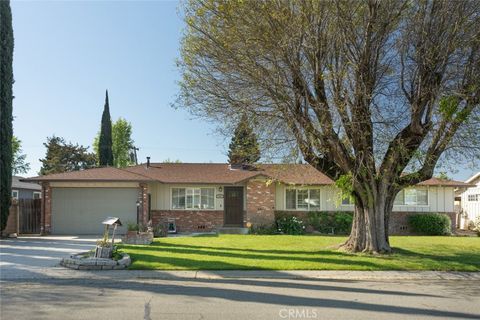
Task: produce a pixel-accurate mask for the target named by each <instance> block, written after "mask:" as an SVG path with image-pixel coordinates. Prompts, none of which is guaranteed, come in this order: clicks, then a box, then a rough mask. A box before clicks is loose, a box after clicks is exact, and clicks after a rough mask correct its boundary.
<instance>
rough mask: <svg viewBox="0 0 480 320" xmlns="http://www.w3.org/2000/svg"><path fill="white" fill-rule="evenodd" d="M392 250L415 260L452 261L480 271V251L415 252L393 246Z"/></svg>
mask: <svg viewBox="0 0 480 320" xmlns="http://www.w3.org/2000/svg"><path fill="white" fill-rule="evenodd" d="M394 252H395V253H398V254H401V255H402V256H403V257H405V258H414V259H417V260H431V261H434V262H438V263H452V262H457V263H460V264H462V265H468V266H470V267H474V268H475V269H476V271H480V251H479V252H473V251H472V252H471V253H462V252H456V251H452V254H451V255H434V254H425V253H420V252H415V251H411V250H407V249H402V248H394Z"/></svg>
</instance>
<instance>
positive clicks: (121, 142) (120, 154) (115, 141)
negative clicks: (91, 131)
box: [92, 118, 135, 168]
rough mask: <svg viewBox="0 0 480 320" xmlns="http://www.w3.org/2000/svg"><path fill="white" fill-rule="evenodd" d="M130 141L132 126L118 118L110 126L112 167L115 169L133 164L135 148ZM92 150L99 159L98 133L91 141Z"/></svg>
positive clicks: (131, 140)
mask: <svg viewBox="0 0 480 320" xmlns="http://www.w3.org/2000/svg"><path fill="white" fill-rule="evenodd" d="M133 143H134V141H133V139H132V124H131V123H130V122H128V121H127V120H125V119H123V118H118V120H117V121H115V122H114V123H113V124H112V153H113V165H114V166H115V167H117V168H124V167H127V166H129V165H132V164H135V157H134V156H133V157H132V151H133V149H134V148H135V146H134V144H133ZM92 146H93V150H94V151H95V153H96V155H97V158H99V157H100V132H99V133H98V134H97V136H96V137H95V139H94V140H93V145H92Z"/></svg>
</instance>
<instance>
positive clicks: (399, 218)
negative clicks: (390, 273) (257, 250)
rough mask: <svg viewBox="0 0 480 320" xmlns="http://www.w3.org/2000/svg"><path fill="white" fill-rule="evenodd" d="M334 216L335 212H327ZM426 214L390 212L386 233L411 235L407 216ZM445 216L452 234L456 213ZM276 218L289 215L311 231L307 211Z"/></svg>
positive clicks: (278, 212) (286, 212)
mask: <svg viewBox="0 0 480 320" xmlns="http://www.w3.org/2000/svg"><path fill="white" fill-rule="evenodd" d="M329 213H331V214H335V211H331V212H329ZM422 213H426V212H392V215H391V216H390V222H389V226H388V233H389V234H390V235H411V234H413V232H412V230H411V229H410V226H409V225H408V216H411V215H413V214H422ZM441 213H444V214H446V215H447V216H448V217H449V218H450V220H451V221H452V232H454V231H455V229H456V213H455V212H441ZM275 215H276V216H280V215H282V216H284V215H291V216H295V217H297V218H299V219H300V220H302V221H303V222H304V223H305V224H306V225H307V230H312V228H311V226H308V222H307V221H308V211H275Z"/></svg>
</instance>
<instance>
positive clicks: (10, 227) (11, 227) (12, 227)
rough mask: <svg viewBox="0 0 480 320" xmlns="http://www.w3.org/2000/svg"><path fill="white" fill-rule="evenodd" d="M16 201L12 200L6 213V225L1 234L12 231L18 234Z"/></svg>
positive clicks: (7, 233)
mask: <svg viewBox="0 0 480 320" xmlns="http://www.w3.org/2000/svg"><path fill="white" fill-rule="evenodd" d="M18 228H19V226H18V202H17V201H15V200H12V205H11V206H10V212H9V214H8V219H7V225H6V226H5V229H4V230H3V231H2V235H4V236H7V235H9V234H12V233H16V234H18V232H19V229H18Z"/></svg>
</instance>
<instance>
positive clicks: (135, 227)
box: [127, 221, 139, 231]
mask: <svg viewBox="0 0 480 320" xmlns="http://www.w3.org/2000/svg"><path fill="white" fill-rule="evenodd" d="M138 229H139V227H138V223H135V222H130V221H129V222H127V230H128V231H138Z"/></svg>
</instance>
